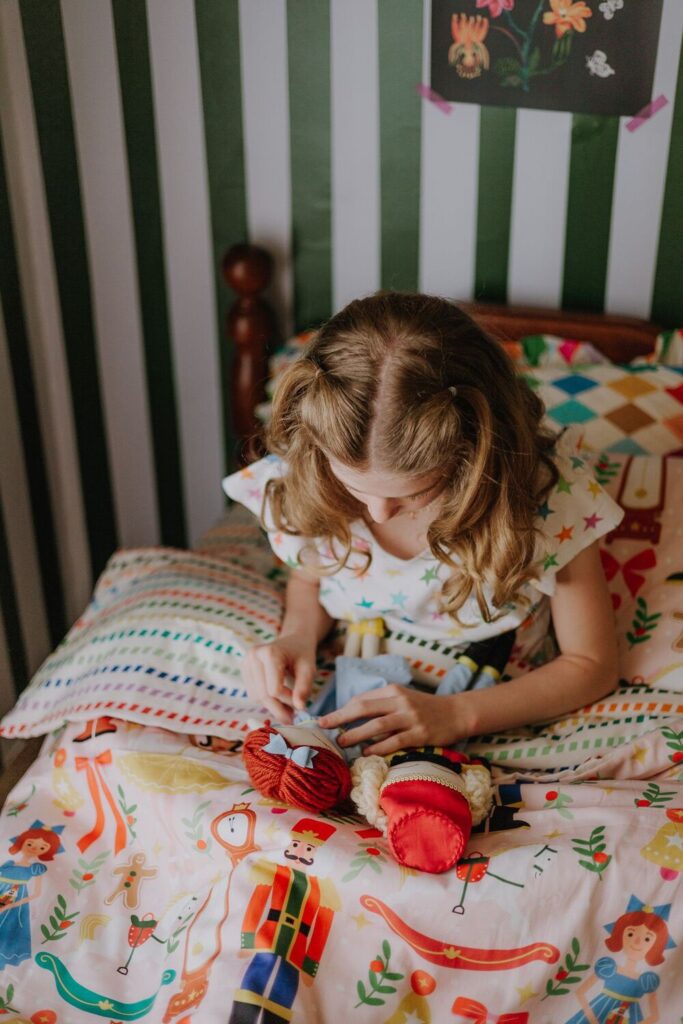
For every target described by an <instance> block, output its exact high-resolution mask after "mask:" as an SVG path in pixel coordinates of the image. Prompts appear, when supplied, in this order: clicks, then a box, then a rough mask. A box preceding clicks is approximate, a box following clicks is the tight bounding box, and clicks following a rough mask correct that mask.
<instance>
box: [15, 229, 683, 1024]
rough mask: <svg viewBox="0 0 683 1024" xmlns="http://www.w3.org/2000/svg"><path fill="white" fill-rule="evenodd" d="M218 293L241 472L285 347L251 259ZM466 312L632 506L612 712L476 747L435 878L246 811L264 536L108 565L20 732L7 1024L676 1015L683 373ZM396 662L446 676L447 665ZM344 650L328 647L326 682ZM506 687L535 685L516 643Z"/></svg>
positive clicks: (601, 335) (595, 709) (552, 317)
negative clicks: (450, 861)
mask: <svg viewBox="0 0 683 1024" xmlns="http://www.w3.org/2000/svg"><path fill="white" fill-rule="evenodd" d="M225 271H226V277H227V280H228V281H229V283H230V284H231V285H232V286H233V287H234V288H235V290H236V291H237V292H238V299H237V302H236V305H235V307H234V309H233V312H232V314H231V317H230V320H229V330H230V333H231V335H232V337H233V339H234V340H235V342H236V359H237V362H236V365H235V369H234V374H233V380H234V381H235V392H234V407H235V411H236V429H237V431H238V434H239V437H240V438H241V440H242V442H243V444H242V448H241V457H242V458H243V460H244V472H245V473H246V474H248V472H249V468H248V461H249V453H250V451H251V450H253V447H254V446H253V445H250V441H249V439H250V438H252V436H253V434H254V428H255V425H256V422H257V418H256V410H257V409H258V407H259V405H260V404H261V403H262V402H263V399H264V394H263V385H264V380H265V377H266V361H267V358H268V354H269V352H268V345H269V343H270V341H271V340H272V339H273V338H274V337H275V336H276V330H275V326H274V322H273V319H272V315H271V314H270V313H269V311H268V307H267V306H265V305H264V304H263V302H262V300H261V298H259V294H260V292H261V291H262V289H263V288H264V287H265V286H266V284H267V280H268V275H269V258H268V256H267V254H265V253H262V252H256V253H255V252H254V251H253V250H251V249H250V248H249V247H237V248H236V249H235V250H232V251H231V253H230V254H229V255H228V257H227V258H226V263H225ZM473 312H474V314H475V315H477V316H478V317H480V318H481V320H482V322H484V323H485V324H486V326H487V328H488V329H489V330H490V331H491V332H492V333H494V334H495V335H496V336H497V337H498V338H499V339H501V340H502V341H503V342H504V343H505V344H507V345H508V347H509V348H510V351H511V352H512V353H513V355H515V357H516V358H518V359H519V360H520V362H521V363H522V365H521V367H520V372H523V373H525V374H526V375H527V377H528V379H529V382H530V384H531V386H533V387H535V388H538V389H539V391H540V393H541V394H542V396H543V397H544V399H545V401H546V405H547V408H548V411H549V416H550V417H551V418H552V419H553V420H554V422H555V423H557V424H562V425H564V424H566V423H569V422H572V423H574V424H578V425H579V428H580V430H581V431H582V434H581V444H582V446H583V449H584V450H583V452H582V457H583V458H585V460H587V461H590V463H591V465H592V467H593V472H594V474H595V477H596V479H597V480H598V481H599V482H600V483H601V484H602V485H603V486H605V487H606V488H607V489H608V490H609V491H610V493H611V494H613V496H614V497H616V498H617V500H618V501H620V503H621V504H622V505H623V507H624V508H625V509H626V510H627V514H626V516H625V519H624V521H623V523H622V524H621V526H620V527H619V528H618V529H617V530H616V531H614V533H613V534H612V535H609V537H608V538H607V540H606V542H605V545H604V550H603V564H604V568H605V573H606V576H607V578H608V580H609V583H610V591H611V594H612V601H613V604H614V609H615V616H616V622H617V630H618V634H619V641H620V654H621V675H622V679H621V683H620V686H619V689H618V690H617V691H616V692H615V693H614V694H612V695H610V696H609V697H608V698H606V699H604V700H602V701H599V702H597V703H596V704H595V705H592V706H590V707H587V708H584V709H582V710H581V711H580V712H577V713H576V714H574V715H571V716H567V717H565V718H564V719H562V720H561V721H557V722H553V723H550V724H548V725H544V726H539V727H536V728H534V729H528V730H520V731H516V732H514V733H506V734H502V735H499V736H491V737H481V738H477V739H476V741H472V743H471V744H470V747H469V748H468V750H469V752H472V753H475V754H481V755H483V756H486V757H487V758H488V759H489V760H490V761H491V763H492V765H493V769H494V772H495V779H496V783H497V785H496V791H495V801H494V806H493V808H492V811H491V814H490V816H489V817H488V818H487V820H486V821H485V822H484V823H483V824H482V825H481V826H479V827H478V829H477V830H476V831H475V832H474V833H473V835H472V839H471V841H470V844H469V846H468V848H467V851H466V856H465V857H464V859H463V860H462V861H461V862H460V863H459V865H458V866H457V868H456V869H455V870H453V871H450V872H448V873H446V874H444V875H438V876H433V875H429V876H428V875H421V874H419V873H416V872H413V871H410V870H407V869H404V868H401V867H399V866H398V865H396V864H395V863H394V862H393V861H392V859H391V857H390V856H389V853H388V849H387V845H386V842H385V840H384V837H383V836H382V834H381V833H380V832H379V831H378V830H377V829H374V828H372V827H369V826H368V824H367V823H366V822H364V821H362V820H361V819H359V818H358V817H356V816H355V815H354V814H353V812H352V809H351V808H349V807H341V808H338V809H336V810H335V812H333V813H326V814H324V815H311V814H307V813H305V812H301V811H297V810H295V809H292V808H288V807H286V806H283V805H281V804H278V803H274V802H273V801H270V800H267V799H265V798H262V797H260V796H259V794H258V793H256V792H254V791H253V789H252V788H251V787H250V784H249V780H248V778H247V776H246V773H245V771H244V768H243V766H242V762H241V757H240V752H241V748H242V744H243V741H244V736H245V734H246V733H247V732H248V731H249V729H250V728H251V727H252V726H253V724H255V723H256V722H258V721H260V720H261V718H262V713H261V711H260V709H259V708H258V707H257V706H254V705H252V704H250V703H249V702H248V700H247V699H246V698H245V696H244V692H243V690H242V687H241V681H240V658H241V657H242V656H243V652H244V650H246V648H247V647H248V646H249V644H250V643H253V642H256V641H258V640H266V639H268V638H269V637H272V636H274V635H275V634H276V632H277V628H278V621H279V616H280V614H281V609H282V592H283V581H284V578H285V572H284V570H283V567H282V565H281V564H280V563H278V561H277V560H276V559H275V557H274V555H273V554H272V552H271V550H270V548H268V547H267V545H265V543H264V540H263V536H262V534H261V532H260V530H259V528H258V525H257V524H256V521H255V520H254V519H253V517H251V516H250V515H249V514H248V513H246V512H244V511H240V510H237V509H232V510H230V511H229V512H228V514H227V515H226V518H225V519H224V520H223V521H222V522H221V523H219V524H217V525H216V527H215V528H213V529H212V530H210V531H209V532H208V533H207V534H206V536H205V537H204V538H202V541H201V542H200V543H199V544H198V545H197V547H196V549H195V550H193V551H179V550H173V549H163V548H150V549H136V550H133V551H121V552H117V553H116V554H115V555H114V556H113V557H112V559H111V560H110V562H109V564H108V566H107V568H106V569H105V571H104V573H103V575H102V577H101V578H100V580H99V581H98V584H97V587H96V590H95V593H94V595H93V598H92V601H91V603H90V604H89V606H88V608H87V609H86V610H85V611H84V613H83V615H82V616H81V618H80V619H79V620H78V622H77V623H75V624H74V627H73V628H72V630H71V631H70V633H69V634H68V636H67V637H66V639H65V641H64V642H63V644H62V645H61V646H60V647H59V648H58V649H57V651H55V652H54V654H53V655H51V656H50V658H48V659H47V661H46V663H45V665H44V666H43V667H42V668H41V670H40V671H39V672H38V674H37V675H36V677H35V679H34V681H33V683H32V684H31V686H30V687H29V689H28V690H27V691H25V693H24V694H22V696H21V698H20V700H19V702H18V704H17V706H16V708H15V709H14V710H13V711H12V712H10V714H9V715H8V716H6V718H5V719H4V720H3V723H2V734H3V735H4V736H6V737H10V738H22V739H26V738H27V737H33V739H30V740H29V744H33V746H30V745H29V746H27V748H26V753H25V755H24V758H25V761H24V763H21V762H19V763H20V764H21V768H22V770H23V774H22V775H21V777H20V778H19V779H18V781H16V783H15V784H14V785H13V786H12V788H11V791H10V792H9V794H8V796H7V799H6V802H5V805H4V809H3V812H2V816H1V817H0V830H1V835H0V843H2V844H4V853H3V863H2V865H1V866H0V1015H2V1016H3V1018H4V1019H7V1020H8V1021H12V1020H13V1021H15V1022H19V1021H24V1022H25V1021H33V1022H36V1024H37V1022H41V1024H81V1022H86V1021H93V1020H94V1019H96V1018H101V1019H103V1020H106V1021H112V1022H114V1021H116V1022H118V1021H129V1020H143V1021H145V1022H148V1024H153V1022H164V1024H170V1022H172V1021H175V1022H182V1024H189V1022H191V1021H194V1022H197V1024H200V1022H201V1024H204V1022H206V1024H213V1022H216V1024H218V1022H227V1021H231V1022H236V1024H241V1022H255V1024H256V1022H263V1024H266V1022H268V1024H276V1022H280V1021H283V1022H284V1021H290V1020H291V1021H295V1022H321V1024H322V1022H333V1021H334V1022H337V1021H340V1020H341V1021H356V1020H357V1021H359V1022H377V1024H379V1022H383V1024H418V1022H422V1024H425V1022H429V1021H434V1022H439V1024H440V1022H446V1021H453V1022H457V1024H462V1022H469V1024H491V1022H498V1024H523V1022H530V1024H560V1022H563V1024H569V1022H572V1024H578V1022H579V1021H584V1020H595V1021H599V1022H601V1024H620V1022H629V1024H631V1022H637V1021H641V1020H643V1019H647V1020H648V1021H655V1020H660V1021H662V1022H667V1024H674V1022H678V1021H679V1020H680V1019H681V1017H683V981H681V979H682V978H683V953H682V952H681V949H682V944H683V889H682V886H681V883H680V878H681V874H680V873H681V871H683V601H681V599H680V598H679V596H678V595H679V594H680V593H681V591H680V583H681V582H683V572H682V571H681V570H683V564H681V543H680V542H681V536H682V534H681V526H680V525H679V523H680V514H679V513H680V504H681V502H682V501H683V459H681V458H680V454H681V452H680V448H681V444H683V441H682V438H683V416H682V415H681V412H682V411H683V410H681V405H682V403H683V372H682V369H681V367H680V366H676V365H668V364H667V363H666V362H665V361H663V353H664V352H665V350H666V351H670V349H671V346H670V342H671V338H670V337H665V338H664V340H662V338H661V337H660V339H659V341H658V342H657V343H656V339H657V335H658V331H657V328H656V327H654V326H653V325H651V324H645V323H642V322H639V321H635V320H632V319H629V318H615V317H605V316H598V315H595V316H593V315H588V314H587V315H584V316H570V315H569V314H558V313H552V312H548V311H534V310H510V309H504V308H499V309H496V308H492V307H474V308H473ZM521 339H525V340H521ZM300 344H301V338H299V339H295V340H294V341H293V342H291V343H289V345H288V346H285V348H284V349H283V350H281V351H280V352H279V353H278V354H276V355H275V356H274V357H273V358H272V359H271V367H274V368H275V371H276V372H277V368H278V367H280V366H281V365H282V362H283V360H284V361H286V360H287V359H289V358H294V357H295V356H296V351H297V347H300ZM271 355H272V353H271ZM632 360H635V362H632ZM217 486H218V481H217ZM405 642H406V645H407V649H408V650H409V656H410V658H411V661H412V663H413V664H414V665H415V664H417V663H418V662H419V663H420V665H421V666H422V668H423V669H424V670H425V671H434V672H438V671H440V670H441V669H440V663H439V658H440V657H441V656H442V654H443V652H434V651H432V650H430V649H429V648H428V646H425V645H424V644H418V643H417V642H415V643H413V644H412V645H411V642H410V637H409V636H407V637H406V641H405ZM333 655H334V646H333V641H332V642H331V643H330V645H328V646H327V647H325V648H324V649H323V650H321V654H320V659H319V665H318V669H319V672H318V680H319V681H320V682H324V681H325V679H327V678H328V677H329V673H330V672H331V671H332V668H333V660H332V659H333ZM511 662H512V663H513V665H514V666H515V668H516V670H518V671H524V669H525V668H526V665H525V663H524V652H523V645H519V646H518V647H517V648H516V649H513V656H512V659H511ZM36 737H44V738H43V739H40V740H38V739H36ZM36 744H40V750H39V753H38V755H37V757H35V760H32V763H30V764H27V763H26V762H28V761H30V760H31V758H32V757H33V756H34V754H35V745H36ZM20 756H21V755H20ZM24 769H25V770H24ZM302 850H304V852H305V856H304V857H303V860H293V859H292V858H293V857H294V856H299V855H301V851H302ZM304 861H305V863H304ZM580 992H581V993H582V995H581V998H583V999H584V1000H588V1001H589V1002H590V1004H591V1006H592V1008H593V1009H592V1011H591V1013H592V1017H584V1016H583V1015H582V1010H581V1005H582V1004H581V1002H580V998H579V995H578V994H577V993H580Z"/></svg>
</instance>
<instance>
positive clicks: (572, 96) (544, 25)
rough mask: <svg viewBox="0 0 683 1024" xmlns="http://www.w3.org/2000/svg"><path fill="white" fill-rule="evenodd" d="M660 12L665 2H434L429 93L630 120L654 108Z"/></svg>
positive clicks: (621, 0) (519, 0)
mask: <svg viewBox="0 0 683 1024" xmlns="http://www.w3.org/2000/svg"><path fill="white" fill-rule="evenodd" d="M661 13H662V0H651V2H650V3H648V4H647V5H644V4H634V3H630V4H627V3H626V0H603V2H602V3H600V4H599V5H598V4H597V3H596V2H595V0H433V5H432V81H431V85H432V88H433V89H434V90H435V92H437V93H438V94H439V95H440V96H442V97H444V99H445V100H447V101H456V102H457V101H464V102H471V103H479V104H483V105H491V106H519V107H537V108H541V109H549V110H570V111H572V112H576V113H589V114H603V115H605V116H615V115H616V116H621V115H632V114H635V113H637V111H638V110H640V109H642V108H643V107H644V106H645V105H646V104H647V103H648V102H650V100H651V99H652V95H651V93H652V81H653V75H654V65H655V58H656V54H657V45H658V39H659V26H660V21H661ZM634 52H637V53H638V55H639V60H638V61H637V62H634V61H633V59H632V54H633V53H634ZM629 54H630V55H631V57H629V56H628V55H629ZM622 55H623V58H624V59H623V60H621V59H620V57H621V56H622ZM620 68H622V69H625V70H624V71H623V72H621V73H620Z"/></svg>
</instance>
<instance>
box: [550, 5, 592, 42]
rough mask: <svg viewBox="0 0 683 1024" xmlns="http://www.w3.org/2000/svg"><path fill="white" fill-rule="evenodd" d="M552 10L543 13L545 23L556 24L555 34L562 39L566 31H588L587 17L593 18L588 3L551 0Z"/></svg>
mask: <svg viewBox="0 0 683 1024" xmlns="http://www.w3.org/2000/svg"><path fill="white" fill-rule="evenodd" d="M550 6H551V7H552V11H546V12H545V14H544V15H543V24H544V25H554V26H555V35H556V36H557V38H558V39H561V38H562V36H563V35H564V34H565V32H571V30H572V29H574V31H575V32H585V31H586V18H592V17H593V12H592V11H591V9H590V7H589V6H588V4H585V3H583V0H582V2H581V3H567V0H550Z"/></svg>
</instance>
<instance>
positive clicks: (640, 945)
mask: <svg viewBox="0 0 683 1024" xmlns="http://www.w3.org/2000/svg"><path fill="white" fill-rule="evenodd" d="M656 938H657V936H656V935H655V933H654V932H652V931H650V929H649V928H647V927H646V926H645V925H644V924H638V925H632V926H631V927H630V928H626V929H625V931H624V937H623V939H622V942H623V944H624V952H625V953H626V954H627V956H630V957H634V958H635V957H637V958H638V959H641V958H642V957H644V956H645V955H646V954H647V953H648V952H649V950H651V949H652V947H653V945H654V943H655V940H656Z"/></svg>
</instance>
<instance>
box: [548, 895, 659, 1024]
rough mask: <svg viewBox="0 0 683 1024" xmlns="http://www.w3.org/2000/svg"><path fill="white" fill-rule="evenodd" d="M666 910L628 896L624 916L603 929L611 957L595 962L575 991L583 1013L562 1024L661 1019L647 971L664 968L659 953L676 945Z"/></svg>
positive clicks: (655, 980) (652, 975)
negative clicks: (597, 987)
mask: <svg viewBox="0 0 683 1024" xmlns="http://www.w3.org/2000/svg"><path fill="white" fill-rule="evenodd" d="M670 910H671V904H670V903H669V904H662V905H660V906H649V905H648V904H645V903H643V902H641V900H639V899H638V897H637V896H631V898H630V899H629V901H628V906H627V908H626V913H624V914H622V915H621V916H620V917H619V918H617V920H616V921H613V922H612V923H611V924H608V925H605V928H606V929H607V931H608V932H609V935H608V937H607V938H606V939H605V945H606V946H607V948H608V950H609V951H610V953H612V954H615V955H613V956H603V957H600V959H599V960H597V961H596V963H595V966H594V968H593V971H594V973H593V974H590V975H588V977H587V978H586V979H585V981H583V982H582V983H581V985H579V987H578V988H577V989H576V990H575V993H574V994H575V996H576V998H577V999H578V1001H579V1003H580V1004H581V1007H582V1009H581V1010H580V1011H579V1012H578V1013H575V1014H574V1015H573V1016H572V1017H570V1019H569V1020H568V1021H567V1022H566V1024H621V1022H623V1024H639V1022H641V1021H648V1020H651V1021H656V1020H659V1019H660V1018H659V1011H658V1008H657V994H656V993H657V989H658V988H659V975H658V974H657V973H656V972H655V971H653V970H652V967H656V966H658V965H659V964H662V963H664V952H665V951H666V950H667V949H670V948H671V947H673V946H675V945H676V943H675V942H674V941H673V939H672V938H671V936H670V935H669V930H668V928H667V924H666V922H667V921H668V918H669V912H670ZM599 983H602V989H601V991H600V992H599V993H598V994H597V995H596V996H594V997H593V998H592V999H590V1002H589V993H590V992H591V989H593V988H595V986H596V985H598V984H599ZM643 1009H645V1014H644V1013H643Z"/></svg>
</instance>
